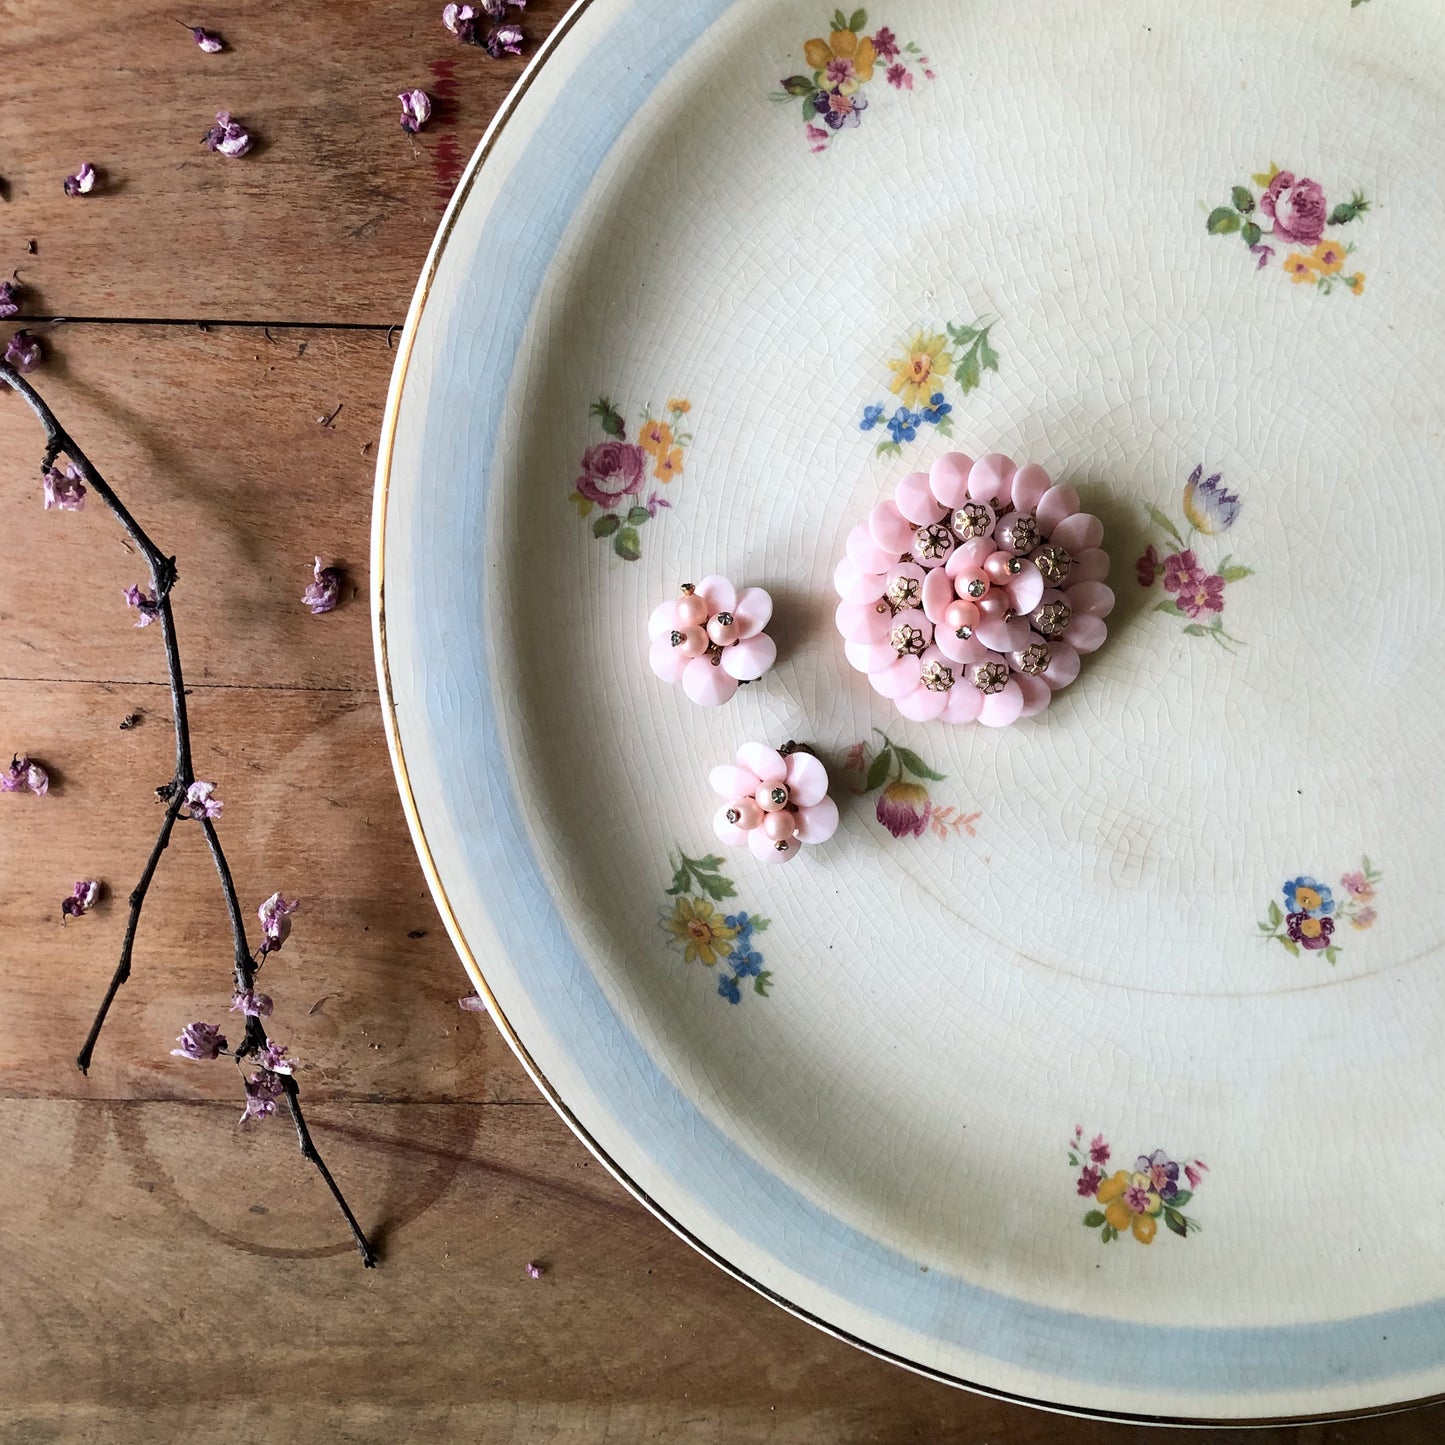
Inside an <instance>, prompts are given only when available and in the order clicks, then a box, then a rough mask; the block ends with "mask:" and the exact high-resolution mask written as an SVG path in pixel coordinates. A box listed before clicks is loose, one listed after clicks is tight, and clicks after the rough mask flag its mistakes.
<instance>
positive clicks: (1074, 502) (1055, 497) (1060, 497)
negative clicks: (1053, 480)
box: [1034, 487, 1099, 550]
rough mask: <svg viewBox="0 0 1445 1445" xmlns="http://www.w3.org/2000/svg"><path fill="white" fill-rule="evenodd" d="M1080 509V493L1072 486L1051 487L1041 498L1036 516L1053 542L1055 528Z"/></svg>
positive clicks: (1040, 525) (1040, 526)
mask: <svg viewBox="0 0 1445 1445" xmlns="http://www.w3.org/2000/svg"><path fill="white" fill-rule="evenodd" d="M1078 510H1079V494H1078V493H1077V492H1076V491H1075V490H1074V489H1073V488H1072V487H1050V488H1049V489H1048V491H1046V492H1045V493H1044V494H1043V496H1042V497H1040V498H1039V505H1038V509H1037V510H1036V511H1035V512H1034V516H1036V517H1037V518H1038V519H1039V530H1040V531H1041V532H1042V533H1043V534H1044V536H1045V537H1047V538H1048V539H1049V540H1050V541H1051V542H1052V541H1053V539H1054V528H1055V527H1057V526H1058V525H1059V523H1060V522H1062V521H1063V520H1064V518H1065V517H1072V516H1073V515H1074V513H1075V512H1077V511H1078ZM1060 545H1062V543H1061V544H1060ZM1098 545H1099V544H1098V543H1097V542H1095V543H1094V546H1096V547H1097V546H1098ZM1066 550H1067V549H1066Z"/></svg>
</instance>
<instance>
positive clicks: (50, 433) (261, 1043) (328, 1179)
mask: <svg viewBox="0 0 1445 1445" xmlns="http://www.w3.org/2000/svg"><path fill="white" fill-rule="evenodd" d="M0 382H3V383H4V384H5V385H6V386H8V387H9V388H10V389H11V390H12V391H14V392H15V393H16V394H17V395H18V396H20V398H21V399H22V400H23V401H24V402H25V404H26V405H27V406H28V407H29V408H30V410H31V411H33V412H34V413H35V415H36V417H37V419H38V420H39V422H40V425H41V427H42V428H43V429H44V432H45V455H44V460H43V462H42V464H41V469H42V470H44V469H45V468H47V467H50V466H53V465H54V463H55V461H56V458H57V457H59V456H61V455H62V454H64V456H65V457H66V458H67V459H68V460H69V461H70V462H71V463H72V464H73V465H74V466H75V467H76V468H77V469H78V470H79V472H80V475H81V477H82V479H83V480H84V481H85V483H86V485H87V486H88V487H89V488H90V489H91V490H92V491H93V492H94V493H95V494H96V496H98V497H99V498H100V499H101V500H102V501H103V502H104V503H105V505H106V506H107V507H108V508H109V509H110V511H111V513H112V515H113V516H114V517H115V519H116V520H117V521H118V522H119V523H120V525H121V527H122V528H124V530H125V533H126V535H127V536H128V537H129V538H130V539H131V541H132V542H134V543H135V545H136V547H137V548H138V549H139V551H140V553H141V555H142V556H143V557H144V558H145V560H146V565H147V567H149V569H150V574H151V587H152V588H153V589H154V592H155V596H156V609H157V615H158V616H159V619H160V624H161V638H162V641H163V643H164V645H165V654H166V672H167V674H168V676H169V678H170V688H171V714H172V716H173V718H174V719H175V734H176V761H175V772H174V774H173V775H172V777H171V779H170V781H169V782H168V783H166V784H164V785H163V786H161V787H160V788H158V789H157V790H156V792H157V795H158V796H160V797H162V798H163V799H164V800H165V803H166V811H165V816H164V818H163V819H162V820H161V826H160V831H159V833H158V834H157V835H156V841H155V844H154V846H153V847H152V848H151V853H150V857H149V858H148V859H147V860H146V865H145V868H144V870H143V871H142V873H141V876H140V879H139V881H138V882H137V883H136V886H135V888H134V889H132V890H131V895H130V907H129V912H128V914H127V917H126V927H125V936H124V938H123V939H122V941H121V949H120V960H119V962H118V963H117V964H116V969H115V973H114V974H113V975H112V977H111V980H110V986H109V987H108V988H107V989H106V992H105V997H104V998H103V999H102V1000H101V1004H100V1008H99V1009H98V1010H97V1012H96V1015H95V1021H94V1023H92V1024H91V1026H90V1032H89V1034H88V1035H87V1036H86V1040H85V1044H84V1046H83V1047H82V1048H81V1051H80V1053H79V1055H78V1056H77V1058H76V1064H77V1065H78V1066H79V1068H80V1071H81V1073H85V1072H86V1071H87V1070H88V1069H89V1067H90V1061H91V1056H92V1055H93V1054H94V1052H95V1045H96V1041H97V1039H99V1037H100V1031H101V1029H102V1028H103V1027H104V1025H105V1019H106V1015H107V1013H108V1012H109V1010H110V1005H111V1003H112V1001H113V1000H114V998H115V996H116V994H117V993H118V992H119V991H120V988H121V985H122V984H124V983H125V982H126V980H127V979H128V978H129V977H130V969H131V957H132V954H133V951H134V948H135V937H136V930H137V928H138V926H139V924H140V915H141V909H142V908H143V907H144V905H145V899H146V893H147V890H148V889H149V888H150V884H151V879H152V878H153V877H154V876H155V872H156V868H157V867H158V866H159V864H160V861H161V855H162V854H163V853H164V852H165V850H166V847H167V845H168V844H169V843H170V840H171V833H172V831H173V830H174V828H175V825H176V823H177V821H178V820H179V819H180V815H181V809H182V808H183V807H184V806H185V803H186V791H187V789H188V788H189V787H190V786H191V784H192V783H194V782H195V781H196V775H195V769H194V764H193V762H192V759H191V730H190V719H189V715H188V713H187V709H186V688H185V679H184V674H183V673H182V670H181V653H180V646H179V643H178V642H177V640H176V624H175V617H174V615H173V613H172V611H171V589H172V587H174V586H175V582H176V576H177V573H176V559H175V558H174V557H167V556H166V555H165V554H164V553H163V552H162V551H161V550H160V548H159V547H157V546H156V544H155V543H154V542H153V541H151V539H150V536H149V535H148V534H147V533H146V531H145V529H144V528H143V527H142V526H141V525H140V523H139V522H137V521H136V519H135V518H134V517H133V516H132V515H131V514H130V511H129V510H128V509H127V507H126V506H125V504H124V503H123V502H122V501H121V499H120V498H119V497H118V496H117V495H116V494H115V492H114V491H113V490H112V489H111V486H110V484H109V483H108V482H107V481H106V480H105V478H104V477H103V476H101V474H100V472H99V471H98V470H97V469H96V467H95V465H94V463H93V462H91V460H90V458H89V457H87V456H86V455H85V453H84V452H83V451H81V449H80V448H79V447H78V446H77V445H76V443H75V439H74V438H73V437H72V436H71V435H70V433H69V432H67V431H66V430H65V428H64V427H63V426H61V424H60V422H59V421H58V420H57V419H56V417H55V413H54V412H52V411H51V410H50V408H49V406H47V405H46V403H45V402H44V401H43V400H41V398H40V396H39V394H38V393H37V392H36V390H35V388H34V387H32V386H31V385H30V383H29V382H28V381H26V380H25V378H24V377H22V376H21V375H20V373H19V372H18V371H16V370H15V368H14V367H13V366H11V365H10V364H9V363H8V362H5V361H3V360H0ZM339 409H340V408H338V410H339ZM333 415H334V413H333ZM199 821H200V824H201V832H202V834H203V835H204V837H205V840H206V846H207V847H208V848H209V849H210V853H211V860H212V862H213V863H214V864H215V866H216V876H217V878H218V879H219V880H220V884H221V893H222V895H223V897H224V899H225V903H226V913H227V915H228V917H229V919H230V923H231V937H232V942H233V944H234V948H235V961H234V966H233V974H234V983H235V989H236V992H238V993H244V992H248V991H250V989H251V988H252V987H253V985H254V984H255V981H256V959H255V956H254V955H253V954H252V952H251V946H250V944H249V943H248V941H247V938H246V922H245V918H244V916H243V915H242V912H241V904H240V900H239V899H238V898H237V896H236V885H235V881H234V880H233V879H232V877H231V867H230V864H229V863H228V862H227V861H226V854H225V850H224V849H223V848H222V847H221V839H220V836H219V834H218V833H217V832H216V825H215V824H214V823H213V822H212V821H211V819H210V818H207V817H202V818H201V819H200V820H199ZM268 1042H269V1040H268V1039H267V1037H266V1029H265V1026H264V1025H263V1024H262V1022H261V1020H260V1019H259V1018H256V1017H252V1016H247V1018H246V1037H245V1041H244V1042H243V1043H242V1044H241V1046H240V1047H239V1048H238V1049H237V1050H236V1051H235V1052H236V1057H237V1058H238V1059H242V1058H245V1057H247V1056H249V1055H253V1054H259V1053H260V1052H261V1051H262V1050H263V1049H265V1048H266V1045H267V1043H268ZM277 1078H278V1079H279V1080H280V1081H281V1088H282V1090H283V1092H284V1093H285V1096H286V1105H287V1108H288V1109H289V1110H290V1112H291V1119H292V1122H293V1123H294V1124H295V1126H296V1138H297V1140H298V1142H299V1143H300V1146H301V1154H302V1157H303V1158H305V1159H307V1160H309V1161H310V1163H311V1164H312V1165H314V1166H315V1169H316V1172H317V1173H318V1174H320V1176H321V1178H322V1179H323V1180H324V1181H325V1183H326V1187H327V1188H328V1189H329V1190H330V1191H331V1194H332V1197H333V1198H334V1199H335V1200H336V1203H337V1207H338V1208H339V1209H340V1210H341V1213H342V1215H343V1217H344V1218H345V1220H346V1222H347V1224H348V1226H350V1229H351V1234H352V1237H353V1238H354V1239H355V1241H356V1247H357V1249H358V1250H359V1251H360V1254H361V1260H362V1263H363V1264H364V1265H366V1267H367V1268H368V1269H370V1268H371V1267H372V1266H373V1265H375V1263H376V1254H375V1252H374V1251H373V1250H372V1247H371V1244H370V1242H369V1241H368V1239H367V1237H366V1235H365V1233H364V1232H363V1230H362V1228H361V1226H360V1224H358V1223H357V1220H356V1216H355V1215H354V1214H353V1213H352V1212H351V1208H350V1206H349V1205H348V1204H347V1202H346V1199H345V1197H344V1196H343V1195H342V1193H341V1190H340V1189H339V1188H338V1186H337V1183H336V1180H335V1179H333V1178H332V1175H331V1171H330V1170H329V1169H328V1168H327V1167H326V1163H325V1161H324V1160H323V1159H322V1158H321V1155H320V1154H319V1153H317V1150H316V1145H315V1144H314V1143H313V1142H312V1139H311V1133H310V1130H308V1129H307V1127H306V1121H305V1118H304V1116H303V1115H302V1112H301V1099H300V1090H299V1089H298V1088H297V1085H296V1080H295V1079H294V1078H293V1077H292V1076H291V1075H290V1074H278V1075H277Z"/></svg>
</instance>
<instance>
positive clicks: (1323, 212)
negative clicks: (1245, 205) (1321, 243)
mask: <svg viewBox="0 0 1445 1445" xmlns="http://www.w3.org/2000/svg"><path fill="white" fill-rule="evenodd" d="M1259 208H1260V210H1261V211H1263V212H1264V213H1265V215H1266V216H1268V217H1270V219H1271V220H1273V221H1274V232H1273V234H1274V235H1276V236H1278V237H1279V238H1280V240H1281V241H1288V242H1290V243H1291V244H1292V245H1295V246H1313V245H1315V243H1316V242H1318V240H1319V239H1320V237H1321V236H1323V235H1324V233H1325V221H1326V218H1327V217H1328V216H1329V212H1330V208H1329V203H1328V202H1327V201H1326V200H1325V193H1324V190H1323V188H1322V187H1321V186H1320V184H1319V182H1318V181H1311V180H1296V179H1295V174H1294V172H1293V171H1280V172H1279V173H1278V174H1277V175H1276V176H1275V178H1274V179H1273V180H1272V181H1271V182H1270V183H1269V187H1268V189H1267V190H1266V191H1265V193H1264V194H1263V195H1262V196H1261V197H1260V198H1259Z"/></svg>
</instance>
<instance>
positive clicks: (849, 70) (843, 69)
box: [823, 55, 857, 85]
mask: <svg viewBox="0 0 1445 1445" xmlns="http://www.w3.org/2000/svg"><path fill="white" fill-rule="evenodd" d="M823 73H824V75H826V76H827V78H828V84H829V85H847V84H848V82H849V81H850V80H852V79H853V78H854V76H855V75H856V73H857V72H856V71H855V70H854V69H853V62H852V61H851V60H849V59H848V57H847V56H846V55H835V56H834V57H833V58H832V59H831V60H830V61H829V62H828V67H827V69H826V70H825V71H824V72H823Z"/></svg>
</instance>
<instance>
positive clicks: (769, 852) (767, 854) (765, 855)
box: [748, 828, 799, 863]
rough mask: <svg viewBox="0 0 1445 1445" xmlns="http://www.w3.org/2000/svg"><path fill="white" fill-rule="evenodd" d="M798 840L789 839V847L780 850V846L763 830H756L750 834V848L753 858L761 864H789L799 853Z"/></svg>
mask: <svg viewBox="0 0 1445 1445" xmlns="http://www.w3.org/2000/svg"><path fill="white" fill-rule="evenodd" d="M798 846H799V844H798V840H797V839H796V838H789V839H787V847H786V848H784V849H781V850H780V849H779V847H778V845H777V844H776V843H775V842H774V841H773V840H772V839H771V838H769V837H768V835H767V834H766V833H765V832H764V831H763V830H762V829H761V828H754V829H753V830H752V832H750V833H749V834H748V847H749V848H751V849H752V853H753V857H754V858H756V859H758V861H759V862H761V863H787V862H790V861H791V860H792V858H793V855H794V854H795V853H797V851H798Z"/></svg>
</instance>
